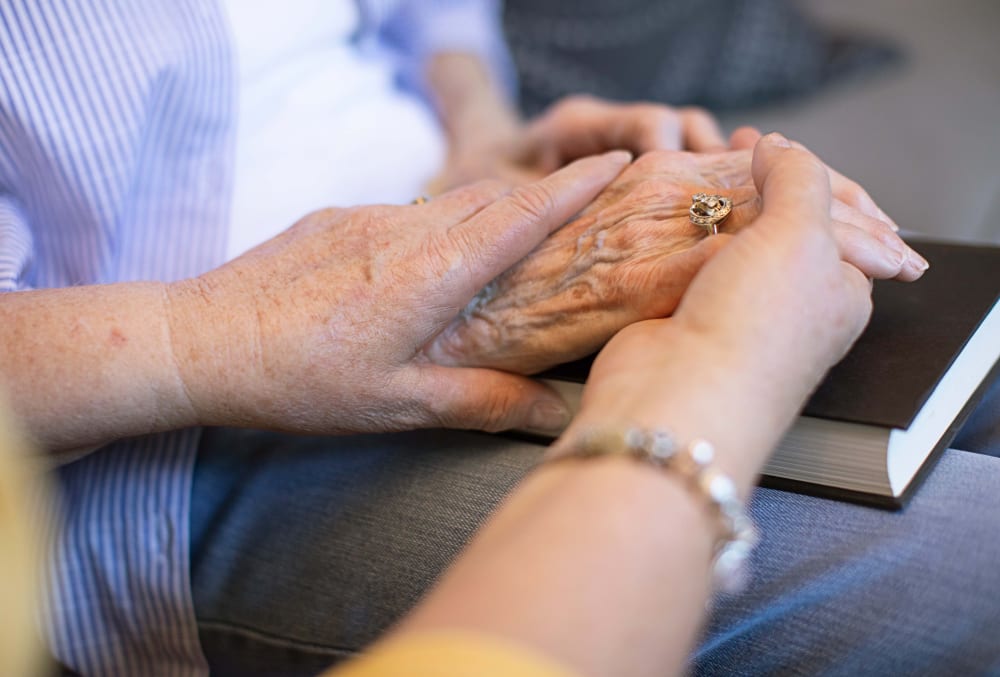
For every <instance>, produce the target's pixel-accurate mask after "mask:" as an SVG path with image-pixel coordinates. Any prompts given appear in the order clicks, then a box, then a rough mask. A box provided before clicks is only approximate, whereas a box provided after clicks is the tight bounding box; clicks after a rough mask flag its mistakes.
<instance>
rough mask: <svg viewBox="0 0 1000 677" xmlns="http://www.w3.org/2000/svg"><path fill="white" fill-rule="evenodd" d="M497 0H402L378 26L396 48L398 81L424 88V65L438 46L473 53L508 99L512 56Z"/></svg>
mask: <svg viewBox="0 0 1000 677" xmlns="http://www.w3.org/2000/svg"><path fill="white" fill-rule="evenodd" d="M502 26H503V23H502V18H501V6H500V2H499V0H402V1H401V2H400V3H399V5H398V7H397V9H396V11H395V12H393V14H392V15H391V16H389V17H387V18H386V21H385V23H384V24H383V25H382V27H381V39H382V41H383V42H385V43H386V44H389V45H391V46H392V47H393V48H394V49H396V50H398V51H399V52H400V54H401V57H402V58H401V62H400V64H399V71H400V75H401V78H402V80H403V84H404V85H406V86H408V87H411V88H413V89H415V90H417V91H419V92H421V93H426V92H427V82H426V77H425V69H426V66H427V61H428V59H429V58H430V57H431V56H432V55H434V54H435V53H438V52H468V53H471V54H475V55H476V56H478V57H479V58H480V59H481V60H482V61H483V63H484V64H486V66H487V68H489V70H490V73H491V75H492V76H493V78H494V79H495V81H496V82H497V83H498V84H499V85H500V87H501V88H502V89H503V91H505V92H506V93H507V95H508V96H509V97H510V98H511V100H513V98H514V96H515V93H516V79H517V78H516V75H515V69H514V62H513V60H512V59H511V56H510V52H509V50H508V49H507V43H506V42H505V41H504V37H503V29H502Z"/></svg>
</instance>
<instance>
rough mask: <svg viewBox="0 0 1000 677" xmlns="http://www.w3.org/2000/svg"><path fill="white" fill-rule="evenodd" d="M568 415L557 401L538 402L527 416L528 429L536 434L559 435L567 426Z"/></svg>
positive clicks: (567, 411) (566, 410) (567, 410)
mask: <svg viewBox="0 0 1000 677" xmlns="http://www.w3.org/2000/svg"><path fill="white" fill-rule="evenodd" d="M569 420H570V413H569V409H567V408H566V405H565V404H563V403H562V402H560V401H558V400H540V401H539V402H537V403H535V406H534V407H533V408H532V409H531V413H530V414H528V428H530V429H531V430H536V431H538V432H546V433H561V432H562V431H563V429H564V428H565V427H566V426H567V425H569Z"/></svg>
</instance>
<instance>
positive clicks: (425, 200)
mask: <svg viewBox="0 0 1000 677" xmlns="http://www.w3.org/2000/svg"><path fill="white" fill-rule="evenodd" d="M430 201H431V199H430V198H429V197H427V196H426V195H420V196H419V197H415V198H413V200H412V201H411V202H410V204H411V205H425V204H427V203H428V202H430Z"/></svg>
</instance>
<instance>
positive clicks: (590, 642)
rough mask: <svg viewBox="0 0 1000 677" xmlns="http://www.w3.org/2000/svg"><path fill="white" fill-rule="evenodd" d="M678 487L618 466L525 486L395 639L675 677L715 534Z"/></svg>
mask: <svg viewBox="0 0 1000 677" xmlns="http://www.w3.org/2000/svg"><path fill="white" fill-rule="evenodd" d="M707 514H708V513H707V512H706V513H705V514H704V515H703V514H702V506H701V505H700V504H699V503H698V502H697V501H696V500H692V498H691V497H690V496H688V495H687V494H686V490H685V489H684V488H683V485H682V484H680V483H679V482H678V481H677V480H675V479H673V478H671V477H667V476H663V475H660V474H658V473H656V472H652V471H650V469H649V468H643V467H641V466H639V465H637V464H632V463H629V462H623V461H621V460H601V461H589V462H578V461H567V462H564V463H559V464H554V465H553V466H551V467H549V468H547V469H545V470H544V471H541V472H538V473H536V474H535V475H533V476H531V477H529V478H528V479H527V480H526V481H525V482H524V483H523V485H522V486H521V488H520V489H519V490H518V491H517V493H516V494H515V495H514V496H512V498H511V499H510V500H509V502H508V503H507V504H506V505H505V506H504V507H503V508H502V509H501V511H500V512H499V513H498V514H497V515H496V516H495V517H494V518H493V519H492V520H491V521H490V522H489V524H488V525H487V527H486V528H485V529H484V530H483V531H482V533H481V534H480V535H479V536H478V537H477V538H476V539H475V540H474V541H473V543H472V545H471V546H470V547H469V549H468V550H467V551H466V553H465V554H464V555H463V557H462V558H461V559H460V560H459V561H458V562H457V563H456V564H455V566H454V567H453V568H452V570H451V571H449V573H448V574H447V575H446V577H445V578H444V579H443V581H442V583H441V584H440V586H439V587H438V588H437V589H436V590H435V591H434V592H433V593H432V594H431V595H430V597H429V598H428V599H427V600H426V601H425V602H424V603H423V604H422V605H421V606H419V607H418V608H417V610H416V611H415V612H414V613H413V615H412V616H411V617H410V618H409V619H408V620H407V621H406V622H404V624H403V625H402V626H401V628H400V630H399V631H400V632H416V631H428V630H440V629H461V630H468V631H473V632H482V633H485V634H488V635H495V636H499V637H502V638H505V639H509V640H513V641H515V642H518V643H521V644H523V645H525V646H527V647H529V648H532V649H535V650H538V651H540V652H541V653H543V654H545V655H548V656H550V657H551V658H554V659H556V660H557V661H560V662H562V663H564V664H566V665H568V666H570V667H573V668H575V669H576V670H578V671H579V672H581V673H582V674H587V675H640V674H657V675H662V674H673V673H680V672H681V669H682V666H683V664H684V661H685V658H686V656H687V654H688V652H689V650H690V647H691V646H692V644H693V642H694V639H695V636H696V634H697V631H698V628H699V627H700V624H701V619H702V615H703V610H704V600H705V596H706V595H707V593H708V586H709V562H710V557H711V546H712V537H713V532H712V528H713V523H712V522H711V521H710V519H709V518H708V517H707V516H706V515H707Z"/></svg>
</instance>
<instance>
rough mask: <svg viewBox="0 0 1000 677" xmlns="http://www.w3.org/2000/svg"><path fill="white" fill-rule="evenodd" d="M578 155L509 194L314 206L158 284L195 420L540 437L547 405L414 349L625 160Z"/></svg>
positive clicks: (500, 377)
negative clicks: (218, 262)
mask: <svg viewBox="0 0 1000 677" xmlns="http://www.w3.org/2000/svg"><path fill="white" fill-rule="evenodd" d="M629 159H630V158H629V156H628V154H627V153H621V152H618V153H610V154H608V155H605V156H597V157H592V158H587V159H584V160H580V161H579V162H576V163H574V164H572V165H570V166H568V167H566V168H565V169H563V170H562V171H560V172H557V173H555V174H553V175H551V176H549V177H548V178H546V179H544V180H542V181H540V182H538V183H535V184H530V185H527V186H522V187H520V188H517V189H515V190H513V191H511V192H508V189H507V188H506V187H505V186H500V185H498V184H478V185H475V186H470V187H467V188H464V189H460V190H457V191H454V192H452V193H449V194H447V195H444V196H442V197H440V198H438V199H436V200H434V201H433V202H431V203H428V204H425V205H420V206H405V207H387V206H386V207H361V208H355V209H327V210H323V211H319V212H316V213H314V214H311V215H309V216H307V217H306V218H304V219H302V220H301V221H300V222H299V223H297V224H296V225H295V226H293V227H292V228H290V229H289V230H287V231H286V232H284V233H282V234H281V235H279V236H278V237H276V238H274V239H273V240H270V241H268V242H266V243H264V244H263V245H261V246H259V247H257V248H256V249H253V250H251V251H250V252H248V253H247V254H245V255H243V256H241V257H240V258H238V259H236V260H234V261H232V262H230V263H229V264H226V265H225V266H222V267H221V268H219V269H217V270H215V271H212V272H210V273H208V274H206V275H203V276H201V277H200V278H195V279H193V280H188V281H184V282H180V283H176V284H174V285H173V286H172V287H170V288H169V292H168V293H169V300H170V307H171V313H172V320H171V334H172V337H173V340H174V354H175V358H176V361H177V364H178V371H179V374H180V378H181V380H182V382H183V385H184V387H185V389H186V392H187V394H188V398H189V400H190V402H191V406H192V408H193V409H194V410H195V411H196V412H198V418H199V420H200V422H201V423H203V424H224V425H243V426H248V427H263V428H271V429H280V430H291V431H296V432H308V433H317V432H323V433H332V432H358V431H388V430H400V429H411V428H420V427H432V426H447V427H459V428H480V429H486V430H497V429H503V428H509V427H513V426H519V427H523V426H528V427H542V428H555V427H558V426H561V425H565V423H566V412H565V411H564V408H563V407H562V404H561V401H559V400H558V399H557V398H556V396H555V395H554V394H553V393H551V392H550V391H549V390H548V389H546V388H544V387H542V386H540V385H539V384H537V383H535V382H533V381H531V380H529V379H526V378H523V377H519V376H514V375H512V374H507V373H503V372H499V371H493V370H489V369H475V368H455V367H448V366H441V365H439V364H436V363H435V362H434V360H433V359H428V356H427V355H426V354H425V353H424V352H423V350H422V349H423V347H424V346H425V344H426V343H427V342H428V341H430V340H431V339H432V338H433V337H435V336H436V335H437V334H438V333H439V332H440V331H441V329H442V328H443V327H445V326H447V325H448V324H449V323H450V322H451V321H452V320H453V319H454V318H455V316H456V315H457V314H458V313H459V312H460V311H461V310H462V309H463V308H464V307H465V306H466V305H467V304H468V303H469V301H470V299H472V298H473V296H474V295H475V294H476V292H477V291H479V290H480V289H481V288H482V287H483V286H484V285H486V284H487V283H488V282H489V281H490V280H492V279H494V278H495V277H496V276H497V275H499V274H500V273H501V272H502V271H503V270H505V269H507V268H508V267H509V266H511V265H512V264H513V263H515V262H516V261H518V260H520V259H521V258H522V257H524V256H525V255H526V254H527V253H528V252H530V251H531V250H532V249H533V248H535V247H536V246H537V245H538V243H539V242H541V241H542V239H543V238H544V237H545V236H546V235H548V234H549V233H550V232H551V231H552V230H554V229H556V228H558V227H559V226H560V225H562V224H563V223H565V222H566V221H567V220H568V219H569V218H570V217H571V216H572V215H573V214H574V213H576V212H577V211H579V210H580V209H581V208H582V207H583V206H584V205H586V204H587V203H589V202H590V201H591V200H592V199H593V198H594V197H595V196H596V195H597V194H598V193H599V192H600V190H601V189H603V188H604V187H605V186H606V185H607V184H608V183H609V182H610V181H611V180H612V179H614V178H615V177H616V176H617V175H618V174H619V173H620V172H621V170H622V168H623V167H624V166H625V165H626V164H627V162H628V161H629Z"/></svg>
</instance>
